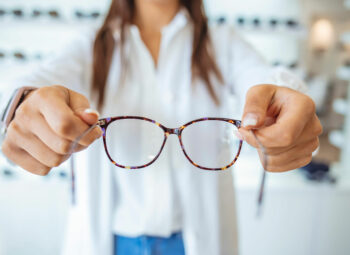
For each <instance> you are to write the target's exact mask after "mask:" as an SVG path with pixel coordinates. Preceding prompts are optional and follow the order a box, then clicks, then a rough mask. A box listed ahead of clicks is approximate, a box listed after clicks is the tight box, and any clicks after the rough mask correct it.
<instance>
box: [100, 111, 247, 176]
mask: <svg viewBox="0 0 350 255" xmlns="http://www.w3.org/2000/svg"><path fill="white" fill-rule="evenodd" d="M97 125H98V126H100V127H101V128H102V131H103V143H104V148H105V152H106V154H107V156H108V158H109V160H110V161H111V162H112V163H113V164H114V165H116V166H118V167H121V168H126V169H140V168H144V167H147V166H149V165H151V164H153V163H154V162H155V161H156V160H157V159H158V158H159V156H160V154H161V152H162V151H163V148H164V146H165V143H166V141H167V139H168V137H169V135H172V134H174V135H177V137H178V139H179V143H180V146H181V149H182V151H183V153H184V155H185V157H186V158H187V159H188V161H189V162H190V163H191V164H192V165H194V166H195V167H198V168H200V169H203V170H214V171H215V170H225V169H227V168H229V167H231V166H232V165H233V164H234V163H235V162H236V161H237V158H238V156H239V154H240V151H241V148H242V143H243V142H242V140H240V139H239V138H238V137H237V136H236V135H235V133H236V132H238V129H239V128H240V125H241V122H240V121H238V120H233V119H226V118H202V119H197V120H194V121H191V122H188V123H186V124H184V125H182V126H181V127H179V128H167V127H165V126H163V125H162V124H160V123H158V122H156V121H154V120H151V119H148V118H144V117H138V116H123V117H114V118H105V119H101V120H99V122H98V123H97ZM222 146H224V147H225V149H222Z"/></svg>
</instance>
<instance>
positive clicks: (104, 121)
mask: <svg viewBox="0 0 350 255" xmlns="http://www.w3.org/2000/svg"><path fill="white" fill-rule="evenodd" d="M125 119H129V120H143V121H148V122H151V123H153V124H155V125H157V126H158V127H160V128H161V129H162V130H163V131H164V140H163V143H162V145H161V148H160V150H159V152H158V154H157V155H156V156H155V157H154V158H153V159H152V161H150V162H149V163H147V164H145V165H141V166H123V165H120V164H118V163H117V162H115V161H114V160H113V159H112V157H111V155H110V154H109V152H108V148H107V135H106V131H107V128H108V126H109V125H110V124H111V123H112V122H115V121H118V120H125ZM212 120H215V121H224V122H227V123H230V124H232V125H234V126H236V127H237V128H240V127H241V121H239V120H234V119H227V118H201V119H196V120H193V121H190V122H188V123H186V124H184V125H182V126H181V127H179V128H167V127H165V126H163V125H162V124H160V123H158V122H156V121H154V120H151V119H148V118H145V117H139V116H119V117H112V118H104V119H100V120H99V121H98V123H97V124H96V125H98V126H100V127H101V129H102V131H103V144H104V148H105V151H106V154H107V156H108V158H109V160H110V161H111V162H112V163H113V164H114V165H116V166H118V167H121V168H125V169H140V168H145V167H147V166H149V165H151V164H153V163H154V162H155V161H156V160H157V159H158V157H159V156H160V154H161V153H162V151H163V148H164V145H165V143H166V141H167V138H168V136H169V135H173V134H174V135H177V137H178V138H179V142H180V145H181V149H182V151H183V153H184V154H185V156H186V158H187V159H188V161H190V162H191V164H192V165H194V166H195V167H198V168H200V169H203V170H211V171H218V170H226V169H227V168H230V167H231V166H232V165H233V164H234V163H235V162H236V161H237V159H238V156H239V154H240V152H241V149H242V144H243V141H242V140H240V141H239V146H238V151H237V154H236V156H235V158H234V160H233V161H232V162H231V163H230V164H228V165H226V166H224V167H220V168H208V167H203V166H200V165H198V164H196V163H195V162H194V161H193V160H192V159H191V158H190V157H189V156H188V154H187V153H186V151H185V148H184V145H183V142H182V138H181V134H182V132H183V130H184V129H185V128H186V127H188V126H190V125H192V124H194V123H198V122H202V121H212Z"/></svg>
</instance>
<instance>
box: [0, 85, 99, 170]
mask: <svg viewBox="0 0 350 255" xmlns="http://www.w3.org/2000/svg"><path fill="white" fill-rule="evenodd" d="M89 107H90V105H89V102H88V100H87V98H86V97H84V96H83V95H81V94H79V93H77V92H74V91H72V90H69V89H67V88H65V87H63V86H49V87H42V88H40V89H36V90H34V91H32V92H31V93H29V94H28V95H27V96H26V98H25V100H24V101H23V102H22V104H21V105H20V106H19V107H18V109H17V110H16V113H15V117H14V119H13V120H12V121H11V123H10V125H9V127H8V129H7V134H6V137H5V140H4V142H3V144H2V152H3V154H4V155H5V156H6V157H7V158H8V159H9V160H11V161H12V162H13V163H15V164H16V165H18V166H20V167H22V168H24V169H25V170H27V171H29V172H31V173H33V174H37V175H47V174H48V173H49V172H50V170H51V169H52V168H53V167H56V166H59V165H60V164H62V163H63V162H64V161H65V160H67V159H68V158H69V157H70V155H69V152H70V150H71V146H72V143H73V141H74V140H75V138H77V137H78V136H79V135H81V134H82V133H83V132H84V131H85V130H87V129H88V128H89V126H90V125H93V124H95V123H96V122H97V121H98V117H99V115H98V113H97V112H96V111H94V110H91V109H90V108H89ZM101 135H102V130H101V128H100V127H96V128H94V129H93V130H92V131H91V132H90V133H89V134H87V135H86V136H85V137H83V138H82V139H81V141H80V142H79V145H78V146H77V148H76V150H75V151H80V150H83V149H85V148H87V147H88V146H89V145H90V144H91V143H93V142H94V141H95V140H96V139H97V138H99V137H100V136H101Z"/></svg>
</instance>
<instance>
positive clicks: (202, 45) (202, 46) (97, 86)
mask: <svg viewBox="0 0 350 255" xmlns="http://www.w3.org/2000/svg"><path fill="white" fill-rule="evenodd" d="M180 4H181V5H182V6H183V7H185V8H186V9H187V11H188V13H189V15H190V17H191V20H192V22H193V24H194V33H193V51H192V63H191V67H192V79H195V78H200V79H202V80H203V81H204V83H205V85H206V87H207V89H208V91H209V93H210V95H211V97H212V99H213V100H214V101H215V103H216V104H219V100H218V98H217V96H216V94H215V90H214V87H213V83H212V75H214V76H215V77H216V79H217V80H218V81H219V82H221V83H222V82H223V78H222V75H221V72H220V70H219V68H218V66H217V64H216V61H215V59H214V52H213V47H212V44H211V40H210V37H209V32H208V20H207V17H206V15H205V12H204V6H203V2H202V0H180ZM134 12H135V3H134V1H133V0H112V3H111V7H110V9H109V12H108V14H107V16H106V18H105V20H104V23H103V25H102V27H101V28H100V29H99V31H98V32H97V35H96V38H95V42H94V46H93V76H92V90H93V91H94V92H97V93H98V97H97V100H98V101H97V105H98V108H99V109H100V108H101V107H102V104H103V100H104V92H105V87H106V82H107V78H108V73H109V69H110V65H111V62H112V56H113V51H114V48H115V46H116V45H115V40H114V37H113V26H114V25H115V22H116V20H118V25H119V26H120V33H121V40H120V45H118V47H120V49H121V50H122V49H123V43H124V42H125V26H126V25H127V24H130V23H131V22H132V19H133V15H134ZM121 56H123V52H121Z"/></svg>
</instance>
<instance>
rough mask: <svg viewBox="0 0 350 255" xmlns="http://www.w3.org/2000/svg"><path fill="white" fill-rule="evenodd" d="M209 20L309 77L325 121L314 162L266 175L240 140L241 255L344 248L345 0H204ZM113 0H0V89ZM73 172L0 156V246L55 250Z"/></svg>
mask: <svg viewBox="0 0 350 255" xmlns="http://www.w3.org/2000/svg"><path fill="white" fill-rule="evenodd" d="M205 4H206V9H207V13H208V16H209V18H210V22H212V23H230V24H232V25H234V26H235V27H236V30H237V32H238V33H240V34H241V35H242V36H243V37H244V38H246V40H248V41H249V42H250V43H251V44H252V45H253V46H254V47H255V48H256V49H257V50H258V51H259V52H260V53H261V54H262V55H263V56H264V57H265V58H266V60H267V61H268V62H269V63H271V65H275V66H283V67H286V68H288V69H290V70H291V71H292V72H294V73H295V74H296V75H298V76H299V77H300V78H302V79H303V80H305V81H306V83H307V86H308V88H309V92H308V93H309V95H310V96H311V97H312V98H313V99H314V101H315V102H316V105H317V112H318V114H319V117H320V119H321V121H322V124H323V127H324V134H323V135H322V137H321V146H320V150H319V152H318V154H317V155H315V157H314V160H313V162H312V163H311V164H310V165H308V166H307V167H305V168H303V169H299V170H297V171H293V172H288V173H283V174H268V178H267V183H266V184H267V185H266V194H265V198H264V204H263V206H262V213H261V215H260V217H257V214H256V213H257V206H256V201H257V192H258V184H259V182H260V176H261V169H260V166H259V161H258V158H257V155H256V152H255V150H253V149H252V148H249V147H248V146H245V148H244V150H243V153H242V154H241V155H242V156H241V157H240V159H239V161H238V163H237V167H236V169H235V179H234V181H235V183H236V190H237V206H238V217H239V219H238V221H239V232H240V250H241V254H243V255H255V254H269V255H281V254H284V255H287V254H291V255H292V254H293V255H295V254H298V255H312V254H317V255H329V254H332V255H343V254H344V255H345V254H350V238H349V235H350V232H349V231H350V116H349V115H350V0H245V1H239V0H205ZM108 6H109V0H100V1H93V0H84V1H78V0H46V1H42V0H0V96H1V95H3V94H5V93H6V92H7V91H9V90H11V87H9V86H8V85H7V84H10V83H9V80H11V79H12V78H13V77H16V76H18V75H19V74H21V73H23V72H24V71H25V70H30V68H33V67H35V65H36V64H37V63H39V62H40V61H42V60H43V59H45V58H47V57H49V56H50V55H51V54H53V53H54V52H55V50H57V49H58V48H60V47H61V46H62V45H64V44H65V43H66V42H67V41H69V40H70V39H71V38H72V36H73V35H74V34H76V33H79V32H82V31H84V30H86V29H91V27H98V26H99V24H100V23H101V21H102V19H103V17H104V14H105V12H106V10H107V8H108ZM69 188H70V183H69V171H68V167H67V166H66V165H63V166H62V167H58V168H57V169H55V170H54V171H52V173H51V174H49V175H48V176H46V177H36V176H32V175H30V174H27V173H26V172H25V171H23V170H20V169H16V168H15V167H13V166H11V165H9V163H8V162H7V161H6V160H5V159H4V158H0V254H1V255H21V254H26V255H34V254H41V255H46V254H47V255H56V254H60V251H61V247H62V242H63V238H64V231H65V220H66V216H67V210H68V207H69V203H70V194H69V192H70V189H69Z"/></svg>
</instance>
